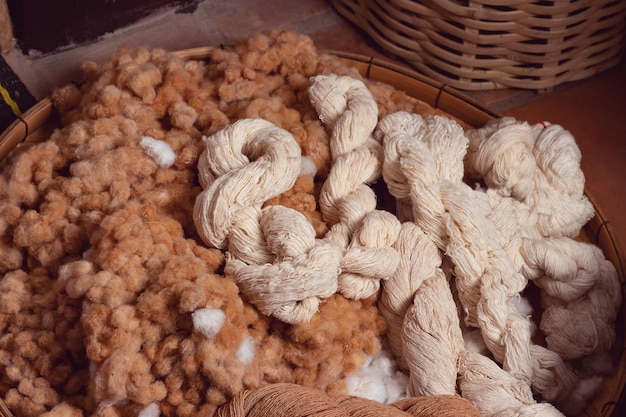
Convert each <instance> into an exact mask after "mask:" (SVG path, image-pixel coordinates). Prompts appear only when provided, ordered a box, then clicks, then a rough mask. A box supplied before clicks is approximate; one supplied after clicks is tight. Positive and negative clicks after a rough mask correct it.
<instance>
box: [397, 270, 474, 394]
mask: <svg viewBox="0 0 626 417" xmlns="http://www.w3.org/2000/svg"><path fill="white" fill-rule="evenodd" d="M402 330H403V332H402V341H403V342H404V349H403V355H404V358H405V360H406V361H407V363H408V366H409V369H410V387H411V393H412V394H413V395H416V396H421V395H441V394H449V395H453V394H456V379H457V361H458V356H459V353H460V352H461V350H462V349H463V345H464V343H463V336H462V334H461V326H460V325H459V316H458V314H457V309H456V304H455V303H454V300H453V299H452V293H451V292H450V285H449V284H448V281H447V280H446V277H445V276H444V275H443V274H437V275H435V276H434V277H432V278H429V279H427V280H425V281H424V282H423V283H422V285H421V286H420V287H419V288H418V290H417V291H416V292H415V298H414V300H413V305H412V306H411V307H410V308H409V310H408V311H407V314H406V316H405V318H404V325H403V328H402Z"/></svg>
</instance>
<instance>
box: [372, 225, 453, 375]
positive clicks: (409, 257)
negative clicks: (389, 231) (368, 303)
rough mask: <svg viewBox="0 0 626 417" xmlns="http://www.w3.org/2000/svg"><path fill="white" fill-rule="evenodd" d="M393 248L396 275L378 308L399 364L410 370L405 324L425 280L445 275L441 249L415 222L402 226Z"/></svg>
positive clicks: (385, 284) (385, 288) (383, 292)
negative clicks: (407, 358) (395, 253)
mask: <svg viewBox="0 0 626 417" xmlns="http://www.w3.org/2000/svg"><path fill="white" fill-rule="evenodd" d="M393 246H394V248H395V249H396V250H397V251H398V254H399V256H400V263H399V265H398V268H397V269H396V271H395V273H394V274H393V275H391V277H390V278H389V279H388V280H387V281H385V282H384V283H383V286H382V292H381V295H380V300H379V301H378V308H379V310H380V313H381V314H382V315H383V317H385V319H386V320H387V323H388V327H387V339H388V340H389V345H390V348H391V351H392V352H393V353H394V354H395V356H396V358H397V359H398V364H399V365H400V366H401V367H403V368H405V369H408V368H407V365H406V360H405V359H404V355H403V345H404V344H403V342H402V325H403V322H404V316H405V315H406V312H407V310H408V309H409V307H410V306H411V304H412V303H413V299H414V296H415V292H416V291H417V289H418V288H419V287H420V286H421V285H422V282H424V280H426V279H429V278H432V277H435V276H437V275H439V274H443V271H442V270H441V255H440V253H439V249H438V248H437V246H435V244H434V243H433V242H432V240H431V239H430V238H429V237H428V236H427V235H426V233H424V231H423V230H422V229H421V228H420V227H419V226H417V225H416V224H414V223H410V222H405V223H402V227H401V229H400V233H399V235H398V239H397V240H396V242H395V243H394V245H393Z"/></svg>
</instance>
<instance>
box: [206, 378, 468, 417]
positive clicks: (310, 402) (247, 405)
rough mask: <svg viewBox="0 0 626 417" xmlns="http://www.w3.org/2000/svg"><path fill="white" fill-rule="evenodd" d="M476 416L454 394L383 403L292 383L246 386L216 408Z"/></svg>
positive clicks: (299, 416)
mask: <svg viewBox="0 0 626 417" xmlns="http://www.w3.org/2000/svg"><path fill="white" fill-rule="evenodd" d="M269 415H273V416H292V417H379V416H389V417H411V416H412V417H434V416H438V417H479V414H478V412H477V410H476V409H475V408H474V406H472V404H471V403H470V402H469V401H467V400H465V399H463V398H460V397H458V396H455V395H448V396H445V395H442V396H432V397H416V398H410V399H406V400H401V401H399V402H398V403H397V404H392V405H383V404H380V403H377V402H375V401H371V400H367V399H363V398H358V397H331V396H328V395H326V394H324V393H322V392H321V391H318V390H313V389H310V388H305V387H302V386H299V385H294V384H272V385H268V386H266V387H263V388H259V389H256V390H247V391H244V392H242V393H241V394H239V395H237V396H235V397H234V398H233V399H232V400H231V401H230V402H228V403H227V404H225V405H223V406H222V407H221V408H220V409H218V411H217V413H216V416H217V417H266V416H269Z"/></svg>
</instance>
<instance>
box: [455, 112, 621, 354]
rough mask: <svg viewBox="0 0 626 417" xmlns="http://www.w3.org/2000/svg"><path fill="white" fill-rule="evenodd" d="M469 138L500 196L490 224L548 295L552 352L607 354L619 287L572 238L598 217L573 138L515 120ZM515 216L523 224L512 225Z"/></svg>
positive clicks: (601, 261) (605, 265) (604, 265)
mask: <svg viewBox="0 0 626 417" xmlns="http://www.w3.org/2000/svg"><path fill="white" fill-rule="evenodd" d="M468 136H469V137H470V148H471V149H472V153H471V154H470V155H469V156H468V158H466V162H467V166H468V167H469V168H468V169H469V170H470V171H472V172H473V173H474V175H475V176H477V177H480V178H482V179H484V180H485V182H486V183H487V184H488V185H489V186H490V187H491V190H493V191H494V192H491V193H490V192H489V191H488V195H489V196H490V201H491V206H492V208H493V210H492V214H490V216H489V217H490V219H492V220H493V221H494V224H496V227H497V228H498V230H499V231H500V233H501V235H502V236H503V240H504V241H507V242H508V253H509V254H510V255H512V257H513V258H514V259H515V261H514V263H515V264H516V267H517V268H518V269H519V270H521V271H522V273H523V274H524V275H525V276H526V278H527V279H530V280H533V281H534V282H535V284H537V285H538V286H539V287H540V288H541V289H542V292H543V302H542V304H543V309H544V314H543V315H542V323H541V325H540V327H541V329H542V331H543V332H544V333H545V336H546V341H547V342H548V347H549V348H550V350H553V351H555V352H558V353H559V354H560V355H561V356H562V357H564V358H565V359H578V358H580V357H582V356H585V355H589V354H591V353H597V352H604V351H606V350H608V349H609V348H610V347H611V346H612V345H613V343H614V340H615V332H614V323H615V318H616V315H617V311H618V309H619V305H620V303H621V297H620V295H619V290H618V288H619V282H618V279H617V273H616V271H615V269H614V267H613V265H612V264H611V263H610V262H609V261H608V260H606V259H605V257H604V255H603V254H602V252H601V251H600V250H599V249H598V248H597V247H595V246H593V245H588V244H584V243H580V242H576V241H574V240H573V239H571V238H573V237H575V236H576V235H577V234H578V232H579V230H580V228H581V227H582V226H583V225H584V224H585V223H586V222H587V221H588V220H589V218H590V217H591V216H592V215H593V207H592V205H591V203H590V202H589V200H588V199H587V197H586V196H585V195H584V182H585V181H584V175H583V172H582V170H581V168H580V160H581V154H580V150H579V149H578V147H577V146H576V143H575V140H574V138H573V136H572V135H571V133H570V132H568V131H567V130H565V129H563V127H561V126H559V125H550V124H548V125H546V124H545V123H541V124H537V125H535V126H530V125H528V124H527V123H522V122H518V121H516V120H514V119H512V118H504V119H497V120H495V121H493V122H492V123H489V124H487V125H486V126H485V127H483V128H480V129H474V130H470V131H468ZM519 184H522V186H519ZM491 190H490V191H491ZM512 217H514V218H515V219H516V220H517V222H518V225H511V224H510V223H511V221H510V220H511V218H512ZM515 252H517V253H515ZM574 310H575V311H577V312H576V313H574V312H573V311H574Z"/></svg>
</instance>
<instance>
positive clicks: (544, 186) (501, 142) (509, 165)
mask: <svg viewBox="0 0 626 417" xmlns="http://www.w3.org/2000/svg"><path fill="white" fill-rule="evenodd" d="M467 135H468V137H469V138H470V143H471V144H472V145H471V146H470V148H472V149H473V150H474V151H473V153H471V154H469V155H468V157H467V158H466V162H467V166H468V171H470V172H474V173H476V175H477V176H479V177H480V178H482V179H483V180H484V181H485V183H486V184H487V185H488V186H489V187H490V189H492V190H496V191H497V192H498V194H500V195H501V196H503V197H509V196H510V197H512V198H514V199H516V200H519V201H521V202H522V203H523V204H525V205H527V206H528V207H529V209H530V210H531V211H532V212H534V213H536V215H537V217H536V225H535V228H536V229H537V230H538V231H539V233H540V234H541V236H552V237H556V236H569V237H575V236H576V235H577V234H578V232H579V231H580V228H581V227H582V226H583V225H584V224H585V223H587V222H588V221H589V219H591V217H592V216H593V212H594V211H593V206H592V205H591V203H590V202H589V200H588V199H587V198H586V196H585V195H584V183H585V181H584V175H583V172H582V170H581V168H580V160H581V154H580V150H579V148H578V146H577V145H576V142H575V140H574V138H573V136H572V135H571V133H570V132H568V131H567V130H565V129H563V127H561V126H559V125H548V126H547V127H543V126H541V125H536V126H534V127H531V126H530V125H528V124H527V123H523V122H517V121H514V120H511V119H510V118H507V119H504V120H500V119H497V120H496V121H494V122H491V123H489V124H487V126H485V127H484V128H481V129H472V130H468V131H467Z"/></svg>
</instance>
